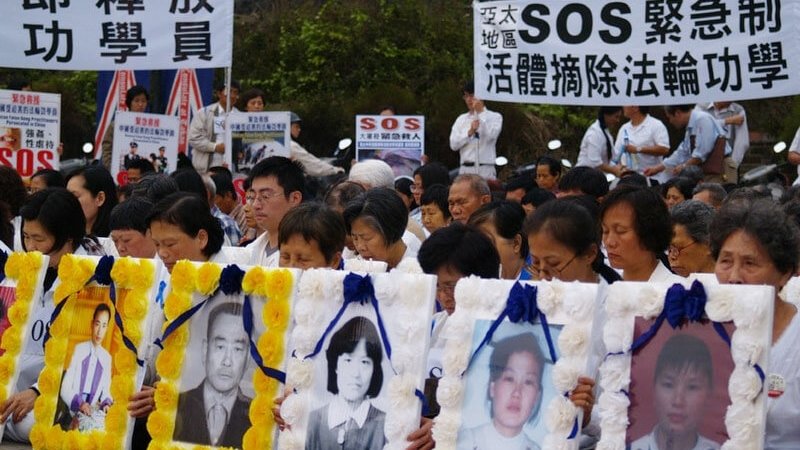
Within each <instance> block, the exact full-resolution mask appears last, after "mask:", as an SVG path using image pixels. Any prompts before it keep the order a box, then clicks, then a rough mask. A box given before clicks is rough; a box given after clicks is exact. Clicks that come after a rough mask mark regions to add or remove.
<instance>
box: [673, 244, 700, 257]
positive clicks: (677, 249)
mask: <svg viewBox="0 0 800 450" xmlns="http://www.w3.org/2000/svg"><path fill="white" fill-rule="evenodd" d="M694 244H697V241H693V242H692V243H691V244H687V245H684V246H683V247H676V246H674V245H670V246H669V249H668V250H667V254H668V255H669V256H672V257H673V258H677V257H678V256H681V252H682V251H684V250H686V249H687V248H689V247H691V246H693V245H694Z"/></svg>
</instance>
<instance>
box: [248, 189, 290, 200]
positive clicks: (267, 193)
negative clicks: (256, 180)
mask: <svg viewBox="0 0 800 450" xmlns="http://www.w3.org/2000/svg"><path fill="white" fill-rule="evenodd" d="M279 195H283V193H282V192H278V191H273V190H271V189H262V190H260V191H258V192H256V193H255V195H254V196H253V199H252V202H253V203H256V202H259V203H263V202H266V201H267V200H271V199H273V198H275V197H277V196H279Z"/></svg>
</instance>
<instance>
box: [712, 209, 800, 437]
mask: <svg viewBox="0 0 800 450" xmlns="http://www.w3.org/2000/svg"><path fill="white" fill-rule="evenodd" d="M798 233H800V231H798V229H797V226H796V225H795V224H794V223H793V222H792V221H791V220H790V219H789V218H788V217H787V216H786V214H784V212H783V211H782V210H781V209H780V208H779V207H778V206H776V205H775V204H774V203H772V202H771V201H769V200H755V201H752V202H746V201H744V202H738V203H734V204H726V205H724V206H723V207H722V209H720V211H719V213H718V214H717V216H716V217H715V218H714V220H713V222H712V223H711V253H712V255H713V256H714V258H715V259H716V261H717V262H716V266H715V268H714V271H715V272H716V275H717V279H718V280H719V282H720V283H730V284H754V285H767V286H773V287H774V288H775V310H774V316H773V322H772V348H771V349H770V352H769V366H768V368H767V379H768V380H770V381H771V380H780V381H782V383H780V384H782V385H783V386H781V388H780V389H775V394H776V395H774V396H773V394H772V393H770V398H769V399H768V400H767V426H766V432H765V437H764V440H765V442H764V448H770V449H777V448H800V428H798V427H797V416H798V407H797V405H798V404H799V403H800V359H798V358H797V348H796V346H797V342H798V341H800V317H798V314H797V308H796V307H795V306H794V305H793V304H791V303H788V302H784V301H782V300H781V299H780V298H779V297H778V292H779V291H780V290H781V288H783V286H784V285H785V284H786V282H787V281H789V278H791V277H792V274H794V273H796V272H797V266H798V260H800V251H799V250H798V249H800V237H799V236H798Z"/></svg>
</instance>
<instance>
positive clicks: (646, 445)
mask: <svg viewBox="0 0 800 450" xmlns="http://www.w3.org/2000/svg"><path fill="white" fill-rule="evenodd" d="M654 378H655V379H654V380H653V381H654V385H653V399H654V405H653V411H654V412H655V413H656V417H657V420H658V423H656V425H655V427H653V430H652V431H651V432H650V433H648V434H646V435H644V436H642V437H641V438H639V439H637V440H635V441H634V442H633V443H632V444H631V446H630V449H631V450H659V449H673V450H719V444H717V443H716V442H714V441H712V440H710V439H707V438H705V437H703V436H701V435H700V432H699V430H698V428H699V426H700V424H701V423H702V422H703V419H704V417H705V413H706V405H708V404H709V402H710V401H711V399H712V392H713V378H714V371H713V368H712V366H711V353H710V352H709V350H708V346H707V345H706V344H705V342H703V341H702V340H701V339H700V338H698V337H695V336H692V335H689V334H677V335H675V336H672V337H671V338H670V339H669V340H668V341H667V342H666V343H665V344H664V347H663V348H662V349H661V352H659V354H658V359H657V360H656V367H655V376H654Z"/></svg>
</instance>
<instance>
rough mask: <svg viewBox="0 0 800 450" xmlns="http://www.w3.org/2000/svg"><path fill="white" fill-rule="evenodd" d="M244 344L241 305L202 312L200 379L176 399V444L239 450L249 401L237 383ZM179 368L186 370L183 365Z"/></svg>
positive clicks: (244, 355) (246, 425) (244, 363)
mask: <svg viewBox="0 0 800 450" xmlns="http://www.w3.org/2000/svg"><path fill="white" fill-rule="evenodd" d="M248 345H249V340H248V336H247V333H246V332H245V330H244V326H243V324H242V306H241V305H240V304H237V303H230V302H228V303H221V304H218V305H216V306H214V307H213V308H212V309H211V312H210V313H209V314H208V328H207V332H206V336H205V338H204V340H203V343H202V355H200V356H201V358H202V363H203V368H204V369H205V378H203V380H202V381H201V382H200V384H199V385H198V386H196V387H194V388H192V389H190V390H187V391H185V392H182V393H181V394H180V396H179V397H178V414H177V418H176V421H175V433H174V436H173V438H174V439H175V440H176V441H182V442H189V443H194V444H201V445H212V446H225V447H239V448H240V447H241V446H242V437H243V436H244V433H245V432H246V431H247V429H248V428H250V418H249V417H248V411H249V409H250V402H251V401H252V399H251V398H249V397H247V396H246V395H244V393H243V392H242V390H241V388H240V383H241V381H242V378H243V376H244V374H245V369H246V366H247V362H248V350H249V349H248ZM185 370H192V368H191V367H188V366H187V367H186V368H185Z"/></svg>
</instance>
